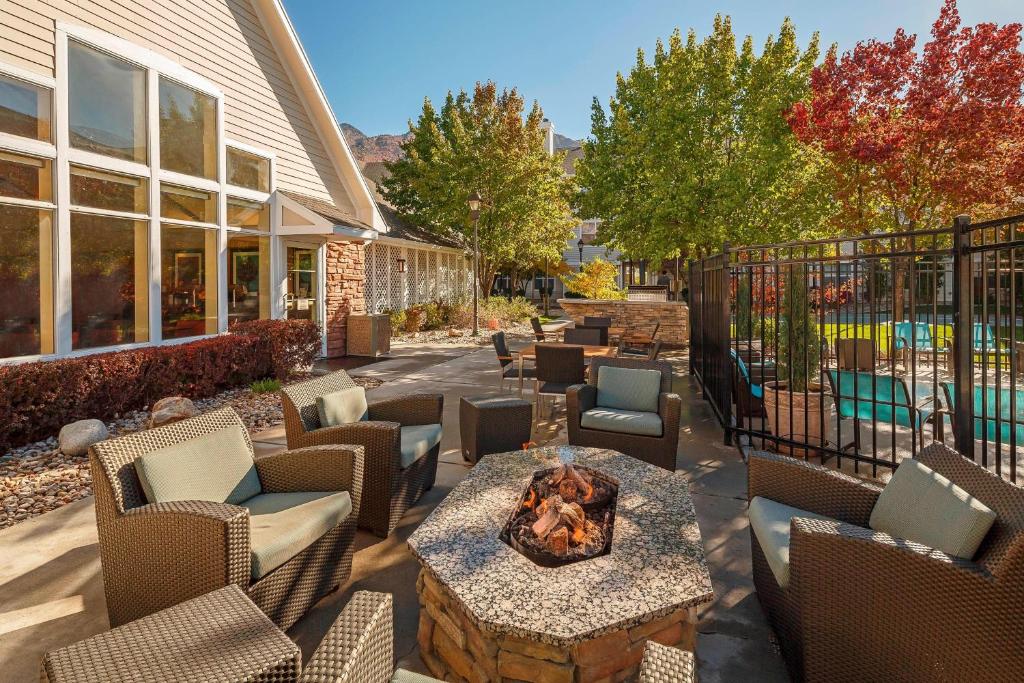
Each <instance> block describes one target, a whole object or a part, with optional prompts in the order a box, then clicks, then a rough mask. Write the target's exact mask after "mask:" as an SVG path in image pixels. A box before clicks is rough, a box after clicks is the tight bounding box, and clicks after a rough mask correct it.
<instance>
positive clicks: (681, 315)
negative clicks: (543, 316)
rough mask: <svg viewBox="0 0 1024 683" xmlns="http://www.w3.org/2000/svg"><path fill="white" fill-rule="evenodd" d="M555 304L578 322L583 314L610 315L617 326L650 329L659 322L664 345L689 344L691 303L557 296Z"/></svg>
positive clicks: (659, 332) (659, 330) (581, 320)
mask: <svg viewBox="0 0 1024 683" xmlns="http://www.w3.org/2000/svg"><path fill="white" fill-rule="evenodd" d="M558 305H559V306H561V307H562V310H563V311H565V312H566V314H568V315H569V317H571V318H572V319H573V322H575V323H577V324H583V316H586V315H590V316H603V317H610V318H611V319H612V324H613V325H614V326H616V327H622V326H626V327H631V328H635V329H636V330H637V331H641V332H643V331H650V330H653V329H654V326H655V324H657V323H659V322H660V323H661V327H660V328H659V329H658V339H660V340H661V341H662V343H663V344H665V345H667V346H676V347H682V346H689V344H690V307H689V306H687V305H686V304H685V303H682V302H675V301H622V300H613V299H559V300H558Z"/></svg>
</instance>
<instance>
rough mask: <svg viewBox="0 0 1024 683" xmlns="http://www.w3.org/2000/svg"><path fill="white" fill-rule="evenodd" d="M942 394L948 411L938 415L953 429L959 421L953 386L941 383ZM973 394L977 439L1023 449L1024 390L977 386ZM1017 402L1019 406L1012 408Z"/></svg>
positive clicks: (975, 435) (951, 383)
mask: <svg viewBox="0 0 1024 683" xmlns="http://www.w3.org/2000/svg"><path fill="white" fill-rule="evenodd" d="M997 392H998V396H997ZM942 393H943V395H944V398H945V400H946V408H945V409H943V410H941V411H939V413H940V414H941V415H945V416H948V417H949V423H950V425H951V426H952V425H954V424H955V420H956V394H955V392H954V388H953V382H942ZM972 393H973V399H972V400H973V403H974V405H973V411H974V430H973V434H974V438H975V439H977V440H979V441H982V440H984V441H988V442H991V443H1000V444H1012V443H1014V442H1015V443H1016V445H1017V446H1018V447H1024V389H1009V388H1006V389H1004V388H1001V387H980V386H975V387H974V389H973V392H972ZM1014 394H1015V395H1014ZM1014 400H1015V401H1016V405H1013V402H1014ZM1011 430H1012V433H1011ZM997 437H998V438H997ZM1011 437H1012V438H1011Z"/></svg>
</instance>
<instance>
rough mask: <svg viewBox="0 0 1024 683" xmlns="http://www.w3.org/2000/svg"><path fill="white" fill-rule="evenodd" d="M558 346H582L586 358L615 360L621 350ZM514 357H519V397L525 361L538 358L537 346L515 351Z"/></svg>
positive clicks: (604, 347)
mask: <svg viewBox="0 0 1024 683" xmlns="http://www.w3.org/2000/svg"><path fill="white" fill-rule="evenodd" d="M554 345H556V344H555V343H554V342H552V343H549V344H547V346H554ZM557 345H558V346H582V347H583V357H584V358H614V357H615V356H616V354H618V352H619V350H618V349H617V348H616V347H614V346H594V345H580V344H563V343H561V342H559V343H557ZM512 354H513V355H518V356H519V396H520V397H522V395H523V361H525V360H526V359H527V358H534V359H535V358H536V357H537V345H536V344H528V345H527V346H524V347H523V348H521V349H519V350H518V351H513V352H512Z"/></svg>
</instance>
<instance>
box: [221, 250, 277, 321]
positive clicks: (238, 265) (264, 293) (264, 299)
mask: <svg viewBox="0 0 1024 683" xmlns="http://www.w3.org/2000/svg"><path fill="white" fill-rule="evenodd" d="M269 317H270V238H268V237H260V236H258V235H232V236H230V237H228V325H233V324H234V323H238V322H242V321H244V320H256V319H266V318H269Z"/></svg>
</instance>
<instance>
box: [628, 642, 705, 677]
mask: <svg viewBox="0 0 1024 683" xmlns="http://www.w3.org/2000/svg"><path fill="white" fill-rule="evenodd" d="M695 680H696V670H695V668H694V662H693V653H692V652H690V651H689V650H681V649H679V648H677V647H669V646H667V645H661V644H659V643H656V642H655V641H653V640H648V641H647V646H646V647H645V648H644V659H643V662H642V663H641V664H640V678H639V679H638V682H639V683H693V681H695Z"/></svg>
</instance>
